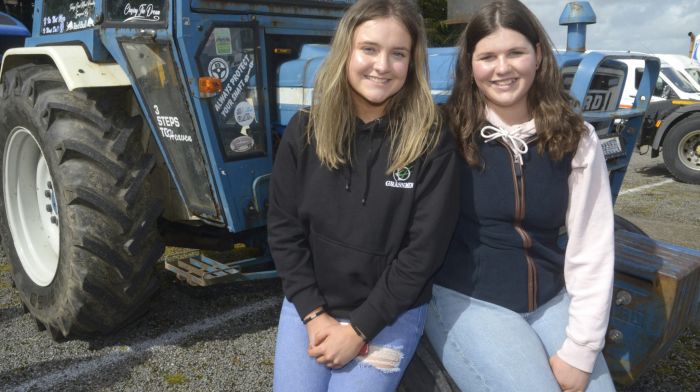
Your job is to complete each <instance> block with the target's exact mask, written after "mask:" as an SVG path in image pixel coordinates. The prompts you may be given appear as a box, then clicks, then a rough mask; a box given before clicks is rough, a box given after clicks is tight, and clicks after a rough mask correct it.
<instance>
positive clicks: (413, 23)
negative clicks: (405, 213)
mask: <svg viewBox="0 0 700 392" xmlns="http://www.w3.org/2000/svg"><path fill="white" fill-rule="evenodd" d="M389 17H393V18H396V19H397V20H398V21H399V22H401V23H402V24H403V25H404V27H405V28H406V30H407V31H408V33H409V34H410V36H411V43H412V47H411V61H410V65H409V69H408V75H407V77H406V83H405V84H404V86H403V87H402V88H401V90H399V92H398V93H396V94H395V95H394V96H393V97H391V98H390V99H389V102H388V104H387V106H386V113H385V115H387V116H388V119H389V128H388V129H389V132H390V134H391V147H390V149H391V153H390V160H389V165H388V168H387V172H392V171H395V170H397V169H399V168H401V167H404V166H407V165H409V164H410V163H411V162H413V161H415V160H416V159H418V158H419V157H420V156H421V155H422V154H424V153H425V152H426V151H428V150H429V149H430V148H432V147H433V146H435V144H436V143H437V132H433V131H432V128H433V127H434V126H436V125H438V124H437V123H438V122H439V114H438V112H437V110H436V108H435V105H434V104H433V100H432V96H431V95H430V86H429V84H428V79H427V75H428V65H427V59H426V52H427V44H426V41H427V40H426V37H425V29H424V27H423V19H422V17H421V15H420V13H419V10H418V8H417V6H416V4H415V3H414V2H413V1H411V0H360V1H358V2H357V3H355V4H354V5H353V6H351V7H350V8H349V9H348V10H347V12H346V13H345V15H344V16H343V18H342V19H341V20H340V24H339V25H338V29H337V30H336V32H335V36H334V37H333V42H332V44H331V50H330V53H329V54H328V56H326V59H325V60H324V62H323V65H322V66H321V68H320V70H319V72H318V75H317V79H316V83H315V85H314V93H313V103H312V105H311V109H310V116H309V126H308V128H307V142H308V143H309V144H310V143H311V142H312V141H315V142H316V155H318V157H319V159H320V160H321V162H322V163H323V164H324V165H326V166H327V167H329V168H331V169H338V168H339V167H341V166H342V165H344V164H346V163H348V162H349V160H350V157H351V156H352V155H351V148H352V144H353V143H352V140H353V136H354V134H355V128H356V123H355V115H354V114H355V108H354V106H353V102H352V96H351V87H350V85H349V83H348V77H347V64H348V58H349V56H350V53H351V50H352V42H353V38H354V33H355V29H356V28H357V27H358V26H359V25H361V24H363V23H365V22H367V21H370V20H375V19H383V18H389Z"/></svg>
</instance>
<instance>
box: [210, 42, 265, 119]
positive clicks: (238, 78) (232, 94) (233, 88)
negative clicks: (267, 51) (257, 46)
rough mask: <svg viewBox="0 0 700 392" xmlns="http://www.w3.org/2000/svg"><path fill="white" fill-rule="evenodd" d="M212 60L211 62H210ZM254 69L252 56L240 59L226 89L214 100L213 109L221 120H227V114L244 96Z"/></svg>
mask: <svg viewBox="0 0 700 392" xmlns="http://www.w3.org/2000/svg"><path fill="white" fill-rule="evenodd" d="M214 60H216V59H214ZM214 60H212V62H213V61H214ZM210 64H211V63H210ZM254 68H255V62H254V61H253V58H252V56H249V55H248V54H246V55H244V56H243V59H241V62H240V63H238V66H237V67H236V70H235V71H233V72H231V77H230V79H229V81H228V83H227V84H226V87H224V90H223V91H222V92H221V94H220V95H219V96H218V97H217V98H216V102H214V109H215V110H216V111H217V112H218V113H219V114H220V115H221V117H222V118H224V119H226V118H228V116H229V114H230V113H231V111H232V110H233V109H234V107H235V106H236V103H237V102H238V101H240V99H241V94H244V92H245V90H246V86H247V84H248V81H249V80H250V75H251V73H252V72H253V69H254Z"/></svg>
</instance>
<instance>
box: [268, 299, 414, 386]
mask: <svg viewBox="0 0 700 392" xmlns="http://www.w3.org/2000/svg"><path fill="white" fill-rule="evenodd" d="M427 311H428V309H427V305H422V306H419V307H416V308H413V309H411V310H408V311H406V312H404V313H402V314H401V315H400V316H399V317H398V318H397V319H396V321H394V323H393V324H391V325H388V326H387V327H385V328H384V329H382V331H381V332H380V333H379V334H378V335H377V336H376V337H375V338H374V339H372V341H371V342H370V351H369V355H368V356H366V357H359V356H358V357H357V358H355V359H353V360H352V361H350V363H348V364H347V365H345V367H343V368H341V369H336V370H331V369H329V368H327V367H325V366H323V365H319V364H318V363H316V359H315V358H311V357H309V356H308V354H307V353H306V350H307V348H308V345H309V338H308V335H307V333H306V326H305V325H304V324H303V323H302V322H301V318H300V317H299V314H298V313H297V311H296V308H295V307H294V305H293V304H292V303H291V302H289V301H288V300H287V299H286V298H285V299H284V302H283V303H282V312H281V314H280V322H279V327H278V330H277V346H276V348H275V374H274V379H273V390H274V391H276V392H291V391H299V392H316V391H318V392H325V391H334V392H335V391H353V392H355V391H378V392H379V391H394V390H396V387H397V386H398V385H399V381H401V376H403V372H404V371H405V370H406V367H407V366H408V363H409V362H410V360H411V357H413V354H414V352H415V351H416V346H418V341H419V340H420V337H421V335H422V334H423V327H424V326H425V318H426V314H427ZM338 321H342V320H338Z"/></svg>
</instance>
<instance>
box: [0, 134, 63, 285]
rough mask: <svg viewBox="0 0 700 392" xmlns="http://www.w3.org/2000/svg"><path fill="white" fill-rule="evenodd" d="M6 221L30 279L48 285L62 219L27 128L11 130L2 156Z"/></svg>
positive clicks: (43, 163) (53, 271) (55, 262)
mask: <svg viewBox="0 0 700 392" xmlns="http://www.w3.org/2000/svg"><path fill="white" fill-rule="evenodd" d="M3 157H4V159H3V184H2V185H3V190H4V199H5V200H4V201H5V210H6V212H7V222H8V226H9V227H10V232H11V233H12V239H13V240H14V245H15V250H16V251H17V256H18V257H19V260H20V262H21V263H22V268H23V269H24V271H25V272H26V273H27V275H28V276H29V278H30V279H31V280H32V281H34V283H35V284H37V285H39V286H48V285H49V284H50V283H51V282H52V281H53V279H54V277H55V276H56V271H57V269H58V259H59V254H60V227H59V226H60V225H59V223H60V219H59V210H58V203H57V202H56V195H55V187H54V185H53V179H52V178H51V173H50V171H49V166H48V164H47V163H46V158H45V157H44V153H43V151H42V150H41V147H40V146H39V143H38V142H37V140H36V139H35V138H34V136H33V135H32V134H31V133H30V132H29V131H28V130H27V129H26V128H22V127H17V128H15V129H13V130H12V132H11V133H10V136H9V137H8V141H7V144H6V145H5V154H4V155H3Z"/></svg>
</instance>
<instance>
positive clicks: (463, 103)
mask: <svg viewBox="0 0 700 392" xmlns="http://www.w3.org/2000/svg"><path fill="white" fill-rule="evenodd" d="M500 28H504V29H510V30H514V31H517V32H518V33H520V34H522V35H524V36H525V37H526V38H527V40H528V41H529V42H530V44H532V47H533V48H536V47H537V45H538V44H539V46H540V51H541V53H542V62H541V63H540V66H539V68H538V69H537V71H536V73H535V80H534V81H533V83H532V86H531V87H530V90H529V91H528V94H527V103H528V110H529V112H530V114H531V115H532V117H533V118H534V119H535V127H536V128H537V137H538V140H537V149H538V151H539V152H540V153H543V152H544V151H546V152H547V153H548V154H549V155H550V157H552V159H555V160H559V159H562V158H563V157H564V155H565V154H567V153H569V152H573V151H575V150H576V148H577V146H578V143H579V140H580V139H581V137H582V135H584V133H585V132H586V127H585V126H584V124H583V119H582V118H581V116H580V115H579V114H578V113H577V112H576V111H575V107H576V104H577V103H576V102H575V101H574V100H573V99H572V98H571V96H570V95H569V94H568V93H567V92H566V90H564V86H563V83H562V79H561V73H560V72H559V67H558V66H557V62H556V59H555V58H554V53H553V51H552V44H551V41H550V39H549V36H547V33H546V32H545V30H544V28H543V27H542V25H541V24H540V22H539V21H538V20H537V17H535V15H534V14H533V13H532V12H531V11H530V10H529V9H528V8H527V7H525V5H523V4H522V3H521V2H519V1H517V0H498V1H494V2H491V3H489V4H487V5H485V6H484V7H482V8H481V9H480V10H479V11H478V12H477V13H476V14H475V15H474V17H473V18H472V19H471V21H470V22H469V25H468V26H467V28H466V29H465V30H464V32H463V33H462V35H461V37H460V39H459V48H460V49H459V55H458V58H457V68H456V72H455V83H454V88H453V90H452V95H451V96H450V98H449V100H448V102H447V105H446V111H447V115H448V118H449V121H450V125H451V126H452V129H453V130H454V131H455V133H456V137H457V140H458V141H459V145H460V150H461V152H462V155H463V156H464V158H465V159H466V160H467V162H468V163H469V164H470V165H472V166H477V165H479V164H480V162H481V159H480V157H479V151H478V149H477V141H478V138H479V129H480V128H481V127H482V126H483V125H485V123H486V115H485V111H484V109H485V107H486V100H485V98H484V95H483V94H482V93H481V92H480V91H479V89H478V87H477V86H476V83H475V82H474V80H473V70H472V54H473V53H474V48H475V47H476V44H477V43H478V42H479V41H481V39H483V38H484V37H486V36H488V35H490V34H493V33H495V32H496V31H497V30H498V29H500Z"/></svg>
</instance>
